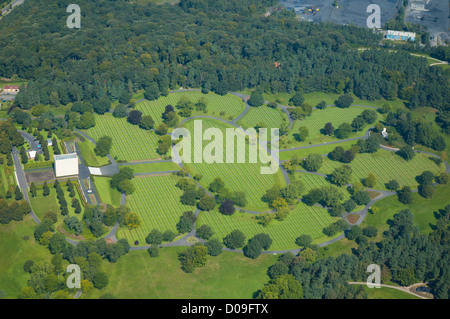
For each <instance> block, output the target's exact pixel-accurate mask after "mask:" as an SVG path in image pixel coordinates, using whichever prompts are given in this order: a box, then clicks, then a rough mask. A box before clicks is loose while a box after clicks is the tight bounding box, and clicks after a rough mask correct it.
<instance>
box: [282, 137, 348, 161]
mask: <svg viewBox="0 0 450 319" xmlns="http://www.w3.org/2000/svg"><path fill="white" fill-rule="evenodd" d="M353 144H355V141H350V142H343V143H336V144H331V145H323V146H317V147H311V148H304V149H299V150H292V151H285V152H280V160H282V161H284V160H289V159H294V158H298V157H302V158H303V157H306V156H307V155H308V154H311V153H316V154H321V155H322V154H328V153H330V152H331V151H332V150H334V148H335V147H337V146H342V147H343V148H344V149H345V150H347V149H350V147H351V146H352V145H353ZM291 147H293V146H291V145H289V144H288V148H291Z"/></svg>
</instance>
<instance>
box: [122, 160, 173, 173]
mask: <svg viewBox="0 0 450 319" xmlns="http://www.w3.org/2000/svg"><path fill="white" fill-rule="evenodd" d="M119 165H120V164H119ZM121 167H125V166H121ZM126 167H129V168H131V169H132V170H133V173H135V174H139V173H150V172H164V171H176V170H179V169H180V167H179V166H178V165H177V164H176V163H174V162H163V163H146V164H136V165H127V166H126Z"/></svg>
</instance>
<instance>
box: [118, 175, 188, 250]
mask: <svg viewBox="0 0 450 319" xmlns="http://www.w3.org/2000/svg"><path fill="white" fill-rule="evenodd" d="M133 184H134V186H135V188H136V190H135V192H134V193H133V194H132V195H130V196H129V197H128V198H127V206H128V207H130V208H131V210H132V211H133V212H135V213H137V214H138V215H139V217H140V218H141V220H142V224H141V225H140V226H139V227H138V228H137V229H135V230H131V231H130V230H128V229H127V228H120V229H119V231H118V235H117V236H118V238H126V239H128V242H129V243H134V242H135V241H136V240H139V242H140V243H141V245H146V243H145V237H147V235H148V233H149V232H150V231H151V230H152V229H154V228H155V229H159V230H160V231H162V232H164V231H166V230H172V231H174V232H176V225H177V223H178V220H179V218H180V216H181V215H182V214H183V212H185V211H195V207H192V206H186V205H183V204H181V202H180V196H181V195H182V191H181V190H180V189H179V188H177V187H176V186H175V184H176V177H174V176H172V175H164V176H152V177H136V178H135V179H134V180H133Z"/></svg>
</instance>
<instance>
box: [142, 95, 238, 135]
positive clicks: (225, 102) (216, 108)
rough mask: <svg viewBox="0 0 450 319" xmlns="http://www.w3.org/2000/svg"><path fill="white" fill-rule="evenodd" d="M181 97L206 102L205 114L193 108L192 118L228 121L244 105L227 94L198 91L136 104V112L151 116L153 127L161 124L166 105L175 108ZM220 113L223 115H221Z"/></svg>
mask: <svg viewBox="0 0 450 319" xmlns="http://www.w3.org/2000/svg"><path fill="white" fill-rule="evenodd" d="M182 96H187V97H189V98H190V100H191V101H192V102H193V103H194V104H195V103H196V102H197V101H198V100H199V99H200V98H201V97H204V98H206V100H207V101H208V105H207V110H208V112H207V113H203V112H197V111H195V108H194V110H193V112H192V116H196V115H207V116H214V117H218V118H223V119H226V120H229V117H230V116H231V117H232V118H235V117H237V116H238V115H239V114H240V113H242V111H244V109H245V104H244V102H242V100H241V99H240V98H238V97H237V96H235V95H232V94H227V95H225V96H221V95H217V94H215V93H212V92H210V93H208V94H203V93H201V92H200V91H186V92H177V93H170V94H169V95H168V96H161V97H160V98H159V99H157V100H155V101H144V102H141V103H137V104H136V106H135V109H136V110H139V111H142V113H143V115H151V116H152V118H153V120H154V121H155V127H156V125H158V124H159V123H161V122H162V118H161V115H162V113H163V112H164V109H165V107H166V105H168V104H170V105H172V106H173V107H175V106H176V105H177V103H178V101H179V100H180V98H181V97H182ZM221 112H225V114H223V115H221V114H220V113H221Z"/></svg>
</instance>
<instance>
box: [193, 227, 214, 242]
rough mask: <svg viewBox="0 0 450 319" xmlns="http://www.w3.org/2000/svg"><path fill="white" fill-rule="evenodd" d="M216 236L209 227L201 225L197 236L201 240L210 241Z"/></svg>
mask: <svg viewBox="0 0 450 319" xmlns="http://www.w3.org/2000/svg"><path fill="white" fill-rule="evenodd" d="M213 235H214V231H213V230H212V228H211V226H209V225H201V226H200V227H199V229H197V236H198V237H200V238H201V239H204V240H208V239H210V238H211V237H212V236H213Z"/></svg>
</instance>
